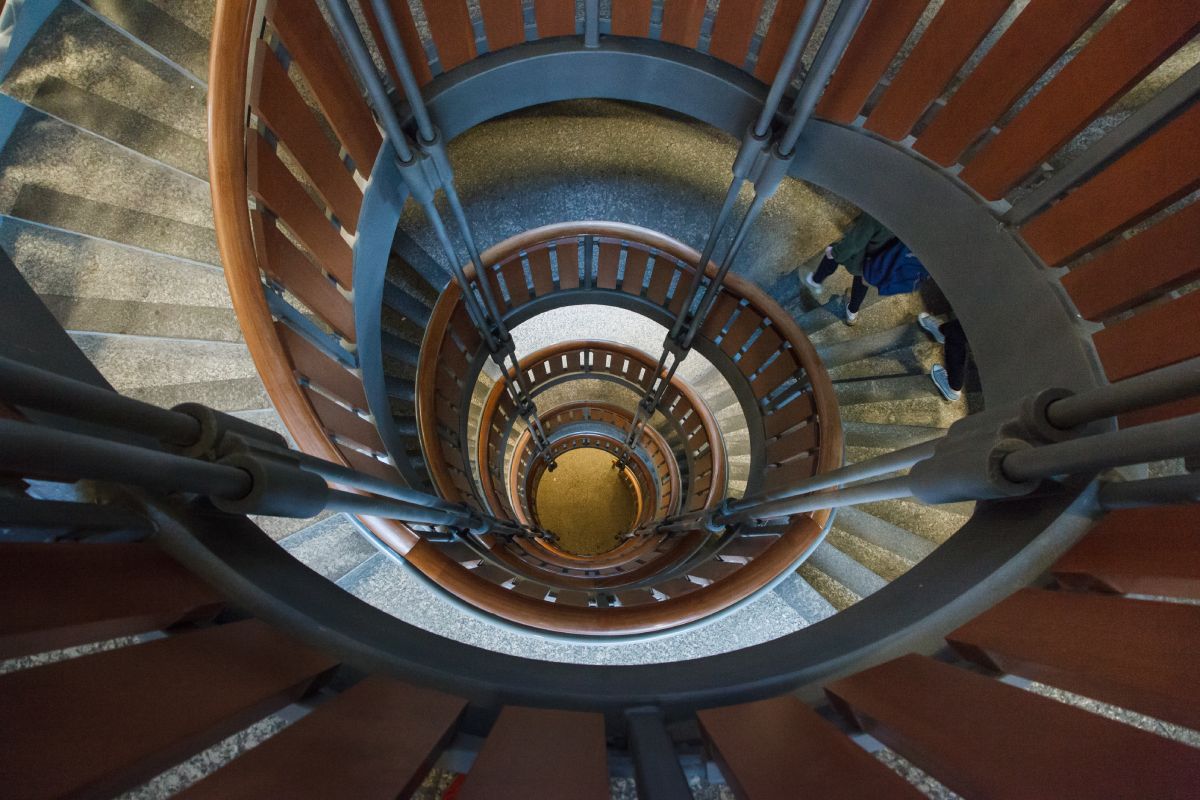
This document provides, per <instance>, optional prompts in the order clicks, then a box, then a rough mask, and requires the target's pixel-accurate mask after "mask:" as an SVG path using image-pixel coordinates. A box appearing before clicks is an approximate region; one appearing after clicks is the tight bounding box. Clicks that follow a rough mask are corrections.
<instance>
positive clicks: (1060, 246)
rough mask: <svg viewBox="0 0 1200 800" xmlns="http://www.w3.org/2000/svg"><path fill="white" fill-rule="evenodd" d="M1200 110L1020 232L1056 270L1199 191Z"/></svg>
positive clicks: (1175, 122) (1172, 124)
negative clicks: (1073, 258) (1122, 231)
mask: <svg viewBox="0 0 1200 800" xmlns="http://www.w3.org/2000/svg"><path fill="white" fill-rule="evenodd" d="M1196 142H1200V105H1197V106H1193V107H1192V108H1190V109H1188V110H1187V111H1185V112H1183V113H1182V114H1180V115H1179V116H1178V117H1176V118H1175V119H1174V120H1172V121H1171V122H1170V123H1168V124H1167V125H1165V126H1163V127H1162V128H1161V129H1159V130H1158V131H1157V132H1155V133H1154V134H1153V135H1152V136H1150V137H1149V138H1148V139H1146V140H1145V141H1144V142H1142V143H1141V144H1139V145H1138V146H1137V147H1135V148H1133V149H1132V150H1130V151H1129V152H1128V153H1126V154H1125V155H1124V156H1122V157H1121V158H1119V159H1117V161H1115V162H1114V163H1113V164H1112V165H1110V166H1109V167H1108V168H1107V169H1105V170H1104V171H1103V172H1101V173H1100V174H1099V175H1096V176H1095V177H1094V178H1092V179H1091V180H1089V181H1088V182H1087V183H1085V184H1083V185H1082V186H1080V187H1079V188H1078V189H1076V190H1075V191H1073V192H1071V193H1070V194H1069V195H1067V196H1066V197H1065V198H1063V199H1062V200H1061V201H1059V202H1058V203H1056V204H1055V205H1053V206H1051V207H1050V208H1049V209H1047V210H1046V211H1044V212H1042V213H1041V214H1040V215H1038V216H1037V217H1035V218H1034V219H1032V220H1031V221H1030V222H1029V223H1027V224H1026V225H1025V226H1024V227H1022V228H1021V235H1022V236H1023V237H1024V238H1025V241H1026V242H1028V243H1029V245H1030V247H1032V248H1033V249H1034V250H1036V251H1037V253H1038V255H1040V256H1041V257H1042V259H1043V260H1044V261H1045V262H1046V263H1047V264H1049V265H1051V266H1056V265H1058V264H1062V263H1063V262H1065V261H1067V260H1069V259H1070V258H1072V257H1073V256H1077V255H1080V254H1081V253H1083V252H1085V251H1086V250H1088V249H1089V248H1090V247H1094V246H1095V245H1096V244H1098V243H1099V242H1101V241H1103V240H1104V239H1106V238H1108V237H1110V236H1112V235H1113V234H1115V233H1117V232H1119V231H1120V230H1121V229H1123V228H1127V227H1129V226H1131V225H1135V224H1136V223H1137V222H1139V221H1140V220H1142V219H1145V218H1146V217H1148V216H1150V215H1151V214H1153V213H1154V212H1156V211H1158V210H1159V209H1162V208H1164V207H1166V206H1168V205H1170V204H1171V203H1173V202H1175V201H1176V200H1178V199H1180V198H1181V197H1184V196H1185V195H1187V194H1189V193H1190V192H1192V191H1195V189H1196V188H1197V187H1200V147H1197V146H1196Z"/></svg>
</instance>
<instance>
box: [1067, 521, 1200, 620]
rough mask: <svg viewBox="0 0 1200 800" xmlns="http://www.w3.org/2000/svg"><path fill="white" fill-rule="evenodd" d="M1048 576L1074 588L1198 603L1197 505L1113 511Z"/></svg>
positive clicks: (1199, 540) (1199, 532)
mask: <svg viewBox="0 0 1200 800" xmlns="http://www.w3.org/2000/svg"><path fill="white" fill-rule="evenodd" d="M1053 572H1054V577H1055V578H1057V579H1058V582H1059V584H1061V585H1063V586H1067V587H1070V588H1074V589H1095V590H1100V591H1105V592H1119V593H1122V594H1148V595H1159V596H1165V597H1189V598H1194V599H1200V505H1189V506H1163V507H1159V508H1132V509H1125V510H1121V511H1113V512H1111V513H1110V514H1108V515H1107V516H1105V517H1104V519H1102V520H1100V521H1099V522H1098V523H1096V525H1095V526H1094V527H1093V528H1092V529H1091V530H1090V531H1088V533H1087V536H1085V537H1083V539H1081V540H1080V541H1079V542H1078V543H1077V544H1076V545H1075V546H1074V547H1072V548H1071V549H1070V550H1068V551H1067V553H1066V555H1064V556H1063V557H1062V558H1060V559H1059V560H1058V561H1057V562H1056V563H1055V564H1054V567H1053Z"/></svg>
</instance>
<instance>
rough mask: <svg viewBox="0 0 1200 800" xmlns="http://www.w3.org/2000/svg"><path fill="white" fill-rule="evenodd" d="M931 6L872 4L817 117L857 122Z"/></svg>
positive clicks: (917, 0)
mask: <svg viewBox="0 0 1200 800" xmlns="http://www.w3.org/2000/svg"><path fill="white" fill-rule="evenodd" d="M928 5H929V0H893V2H890V3H871V5H870V6H868V7H867V13H866V14H865V15H864V16H863V19H862V22H860V23H859V24H858V30H856V31H855V32H854V38H852V39H851V40H850V45H849V46H848V47H847V48H846V54H845V55H844V56H842V59H841V61H839V62H838V66H837V70H836V71H835V72H834V73H833V78H832V79H831V80H830V82H829V86H827V87H826V88H825V94H824V95H822V96H821V101H820V102H819V103H817V109H816V114H817V116H819V117H824V118H825V119H830V120H833V121H834V122H841V123H845V124H849V123H851V122H853V121H854V120H855V118H857V117H858V114H859V112H860V111H862V107H863V106H864V105H865V104H866V102H867V98H869V97H870V96H871V92H872V91H874V89H875V86H876V85H877V84H878V83H879V79H880V78H882V77H883V73H884V71H885V70H887V68H888V65H889V64H891V63H892V59H893V58H895V56H896V53H897V52H899V50H900V46H901V45H902V44H904V40H905V39H907V38H908V35H909V33H911V31H912V29H913V26H914V25H916V24H917V20H918V19H920V18H921V13H922V12H923V11H924V10H925V7H926V6H928ZM784 47H786V41H785V43H784ZM781 57H782V56H781ZM760 77H761V76H760Z"/></svg>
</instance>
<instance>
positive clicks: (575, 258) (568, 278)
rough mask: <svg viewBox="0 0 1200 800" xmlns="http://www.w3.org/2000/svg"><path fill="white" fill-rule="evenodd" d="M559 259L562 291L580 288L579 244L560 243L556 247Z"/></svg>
mask: <svg viewBox="0 0 1200 800" xmlns="http://www.w3.org/2000/svg"><path fill="white" fill-rule="evenodd" d="M554 251H555V253H556V256H557V258H558V287H559V288H560V289H578V288H579V242H578V241H574V240H573V241H568V242H558V243H557V244H555V245H554Z"/></svg>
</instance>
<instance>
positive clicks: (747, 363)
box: [737, 328, 783, 375]
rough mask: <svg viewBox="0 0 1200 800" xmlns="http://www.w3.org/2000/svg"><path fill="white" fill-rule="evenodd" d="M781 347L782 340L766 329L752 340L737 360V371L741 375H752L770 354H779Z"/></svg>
mask: <svg viewBox="0 0 1200 800" xmlns="http://www.w3.org/2000/svg"><path fill="white" fill-rule="evenodd" d="M782 347H783V339H781V338H779V334H777V333H775V331H773V330H771V329H770V328H766V329H764V330H763V332H762V333H760V334H759V335H758V338H757V339H755V340H754V344H752V345H750V347H749V349H747V350H746V352H745V353H743V354H742V357H741V358H740V359H738V362H737V365H738V369H739V370H741V371H742V374H743V375H753V374H754V373H755V371H757V370H758V369H759V367H761V366H762V365H763V364H765V363H766V361H767V359H768V358H770V357H771V356H772V354H774V353H777V352H779V349H780V348H782Z"/></svg>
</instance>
